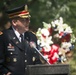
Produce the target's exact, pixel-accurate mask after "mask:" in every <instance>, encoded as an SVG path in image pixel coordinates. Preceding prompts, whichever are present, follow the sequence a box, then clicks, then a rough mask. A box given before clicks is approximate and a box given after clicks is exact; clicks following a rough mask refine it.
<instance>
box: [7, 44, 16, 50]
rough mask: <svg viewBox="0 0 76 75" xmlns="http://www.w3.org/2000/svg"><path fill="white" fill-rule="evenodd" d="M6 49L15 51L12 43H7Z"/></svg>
mask: <svg viewBox="0 0 76 75" xmlns="http://www.w3.org/2000/svg"><path fill="white" fill-rule="evenodd" d="M7 50H8V51H15V48H14V46H12V45H11V44H10V43H9V45H8V46H7Z"/></svg>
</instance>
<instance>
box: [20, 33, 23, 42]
mask: <svg viewBox="0 0 76 75" xmlns="http://www.w3.org/2000/svg"><path fill="white" fill-rule="evenodd" d="M20 37H21V42H22V43H23V35H22V34H20Z"/></svg>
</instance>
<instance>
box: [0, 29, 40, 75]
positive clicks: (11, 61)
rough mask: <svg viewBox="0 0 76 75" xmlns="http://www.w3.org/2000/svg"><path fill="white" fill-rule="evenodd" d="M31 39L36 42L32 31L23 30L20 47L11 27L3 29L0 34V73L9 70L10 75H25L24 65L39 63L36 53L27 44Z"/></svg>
mask: <svg viewBox="0 0 76 75" xmlns="http://www.w3.org/2000/svg"><path fill="white" fill-rule="evenodd" d="M31 41H33V42H35V43H36V44H37V42H36V41H37V38H36V36H35V35H34V34H33V33H32V32H25V34H24V43H23V44H24V47H22V43H21V42H20V41H19V40H18V38H17V37H16V35H15V33H14V31H13V29H12V28H10V29H8V30H5V31H3V34H2V35H0V75H3V74H5V73H7V72H11V73H12V74H11V75H27V74H26V70H27V68H26V65H34V64H41V62H40V60H39V55H38V53H37V52H36V50H35V49H34V48H31V47H30V45H29V42H31ZM33 58H34V60H33Z"/></svg>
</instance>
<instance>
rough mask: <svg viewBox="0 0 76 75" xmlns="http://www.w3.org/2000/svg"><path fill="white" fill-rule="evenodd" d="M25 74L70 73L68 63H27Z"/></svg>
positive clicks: (66, 74) (58, 74)
mask: <svg viewBox="0 0 76 75" xmlns="http://www.w3.org/2000/svg"><path fill="white" fill-rule="evenodd" d="M27 75H70V71H69V65H68V64H56V65H55V64H54V65H28V66H27Z"/></svg>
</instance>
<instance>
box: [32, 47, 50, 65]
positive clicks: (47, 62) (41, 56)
mask: <svg viewBox="0 0 76 75" xmlns="http://www.w3.org/2000/svg"><path fill="white" fill-rule="evenodd" d="M33 48H34V49H35V50H36V51H37V52H38V54H39V55H40V56H41V57H42V58H43V59H44V60H45V61H46V62H47V63H48V64H50V63H49V62H48V61H47V59H45V58H44V56H43V55H42V53H41V52H40V51H39V50H38V49H37V48H36V47H34V46H33Z"/></svg>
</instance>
